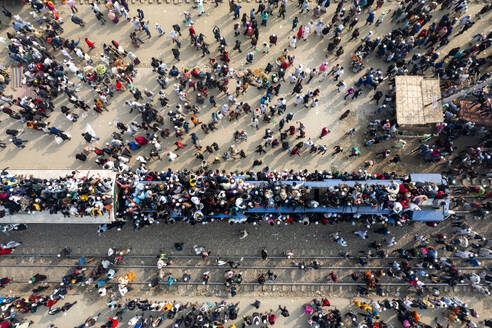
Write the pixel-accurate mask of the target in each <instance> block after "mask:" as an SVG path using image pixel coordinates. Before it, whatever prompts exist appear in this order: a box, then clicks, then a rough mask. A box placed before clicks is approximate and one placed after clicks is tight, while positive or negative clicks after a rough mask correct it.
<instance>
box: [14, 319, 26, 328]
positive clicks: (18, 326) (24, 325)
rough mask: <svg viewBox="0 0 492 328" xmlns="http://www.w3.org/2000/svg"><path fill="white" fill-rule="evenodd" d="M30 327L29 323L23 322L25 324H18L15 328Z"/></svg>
mask: <svg viewBox="0 0 492 328" xmlns="http://www.w3.org/2000/svg"><path fill="white" fill-rule="evenodd" d="M27 327H29V321H26V322H23V323H17V324H16V325H15V328H27Z"/></svg>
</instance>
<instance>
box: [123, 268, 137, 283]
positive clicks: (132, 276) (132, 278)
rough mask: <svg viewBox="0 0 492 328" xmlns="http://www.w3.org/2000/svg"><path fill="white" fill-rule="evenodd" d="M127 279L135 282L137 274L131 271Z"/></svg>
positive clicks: (126, 276) (126, 275)
mask: <svg viewBox="0 0 492 328" xmlns="http://www.w3.org/2000/svg"><path fill="white" fill-rule="evenodd" d="M125 279H126V280H128V281H130V282H132V281H135V274H134V273H133V272H131V271H130V272H128V273H127V274H125Z"/></svg>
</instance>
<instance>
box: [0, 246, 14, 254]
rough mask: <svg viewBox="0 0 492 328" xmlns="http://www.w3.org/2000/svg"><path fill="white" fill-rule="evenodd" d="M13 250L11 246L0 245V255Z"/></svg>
mask: <svg viewBox="0 0 492 328" xmlns="http://www.w3.org/2000/svg"><path fill="white" fill-rule="evenodd" d="M12 252H13V249H12V248H3V247H0V255H8V254H10V253H12Z"/></svg>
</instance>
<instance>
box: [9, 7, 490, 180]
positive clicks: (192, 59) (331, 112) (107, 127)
mask: <svg viewBox="0 0 492 328" xmlns="http://www.w3.org/2000/svg"><path fill="white" fill-rule="evenodd" d="M241 5H242V7H243V8H241V15H242V13H249V11H250V9H251V8H252V7H257V3H255V2H251V3H247V2H242V3H241ZM138 6H139V7H140V8H142V9H143V10H144V12H145V19H146V20H149V21H150V23H149V24H148V25H149V27H150V29H151V32H152V38H151V39H147V37H146V36H145V34H144V33H143V32H141V33H142V34H141V35H140V38H141V39H143V40H144V41H145V44H143V45H142V46H141V47H140V48H138V49H135V48H134V47H133V46H132V45H131V42H130V39H129V33H130V32H131V30H132V25H131V23H130V22H126V21H123V20H122V21H120V23H119V24H117V25H115V24H113V23H111V22H107V23H106V24H105V25H101V24H100V23H99V22H98V21H97V20H96V18H95V16H94V14H93V13H92V11H91V8H90V6H89V5H87V4H78V5H77V7H78V9H79V12H78V16H80V17H83V18H84V19H85V20H86V21H87V25H86V27H84V28H80V27H79V26H77V25H75V24H73V23H72V22H71V21H70V16H69V13H70V10H69V8H68V7H67V6H66V5H63V4H58V5H57V8H58V11H59V12H60V14H61V16H62V17H63V19H64V20H65V23H64V24H63V28H64V29H65V32H64V34H63V36H64V37H68V38H70V39H75V40H78V39H80V40H81V43H82V44H83V46H82V48H83V49H84V50H87V46H86V45H85V44H84V38H85V37H89V39H90V40H91V41H93V42H95V44H96V49H95V50H93V51H92V52H91V56H92V57H93V58H97V57H98V56H99V54H100V53H101V52H102V44H103V43H104V42H106V43H108V42H110V41H111V40H117V41H118V42H119V43H120V44H121V45H123V47H124V48H125V49H127V50H131V51H133V52H134V53H135V54H136V55H137V56H138V57H139V58H140V60H141V62H142V63H141V64H140V65H139V66H138V67H137V70H138V75H137V77H136V80H135V85H136V86H137V87H138V88H140V90H143V89H144V88H149V89H151V90H153V91H154V92H155V93H157V92H158V90H159V86H158V84H157V82H156V80H155V78H156V73H153V72H152V70H151V68H150V58H151V57H153V56H155V57H157V58H159V59H162V60H163V61H164V62H165V63H167V64H168V65H169V66H171V65H173V64H175V65H177V66H178V67H180V68H183V67H190V68H192V67H195V66H199V67H202V68H204V67H205V66H206V65H207V62H208V56H207V57H205V58H202V57H201V52H198V51H197V50H195V49H193V48H192V46H191V45H190V43H189V38H188V32H187V27H186V26H185V24H184V23H183V11H185V10H190V11H191V12H192V15H193V21H194V22H195V24H194V26H195V30H196V31H197V33H200V32H202V33H204V34H205V35H206V39H207V40H208V42H209V43H210V44H211V46H210V50H211V52H212V55H215V54H216V51H217V50H216V49H217V45H216V43H215V40H213V34H212V27H213V26H215V25H217V26H219V27H220V29H221V33H222V34H223V35H224V36H225V38H226V41H227V42H228V45H229V47H230V46H232V45H233V44H234V39H235V38H234V35H233V28H232V27H233V23H234V20H233V17H232V14H231V13H229V6H228V4H227V3H222V4H221V5H220V6H219V7H218V8H215V7H214V6H213V5H212V4H205V10H206V12H205V14H204V15H203V16H202V17H197V9H193V8H192V5H191V4H189V3H188V4H187V3H179V4H166V3H163V4H160V5H159V4H157V3H155V2H154V3H153V4H148V3H146V4H138ZM481 6H482V5H481V4H480V5H479V4H476V3H471V4H470V5H469V7H470V9H469V13H474V12H476V11H478V10H479V9H480V8H481ZM394 7H395V1H392V2H387V3H386V4H385V5H384V6H383V8H382V9H379V10H378V11H377V12H376V17H379V15H380V13H381V12H382V11H383V10H384V11H388V10H390V9H394ZM101 8H102V5H101ZM136 8H137V5H132V4H130V13H131V15H135V14H136V12H135V11H136ZM12 10H13V11H14V12H18V13H19V14H20V15H21V16H22V17H23V18H30V17H29V13H28V12H29V11H30V8H28V7H24V8H19V7H15V8H14V7H13V8H12ZM103 10H105V9H104V8H103ZM334 10H335V6H334V5H333V4H332V6H330V7H329V10H328V14H325V15H323V16H322V18H321V19H322V20H323V21H324V22H327V21H329V20H330V19H331V16H332V14H333V11H334ZM390 14H391V13H390ZM442 14H443V12H441V11H437V12H436V13H435V16H436V17H439V16H440V15H442ZM490 15H491V14H490V13H489V14H488V15H487V16H486V17H484V18H482V19H481V20H480V21H478V22H477V23H476V24H475V25H474V26H473V27H472V28H471V29H470V30H469V31H467V32H466V33H464V34H463V35H460V36H458V37H456V38H453V39H452V41H451V42H450V44H448V45H447V46H446V47H444V48H442V49H440V52H441V54H445V53H447V52H448V51H449V50H450V49H451V48H453V47H455V46H456V45H460V44H465V43H466V42H467V40H469V38H470V36H471V35H473V34H475V33H477V32H483V31H484V30H485V29H486V28H487V26H488V22H489V18H490ZM294 16H298V17H299V19H300V22H299V25H301V24H305V23H307V22H308V21H309V20H312V21H313V22H314V23H315V22H316V21H317V20H315V19H314V18H313V17H312V15H311V13H308V14H298V9H297V7H296V3H293V2H291V3H289V4H288V7H287V15H286V19H285V20H282V19H281V18H278V17H277V14H275V15H273V17H271V18H270V19H269V21H268V26H266V27H264V26H261V27H260V37H259V42H258V44H259V45H261V44H262V43H263V41H268V36H269V35H270V34H272V33H275V34H277V35H278V40H279V42H278V44H277V45H276V46H273V47H272V48H271V49H270V52H269V53H268V54H263V53H262V52H261V51H259V52H256V55H255V60H254V62H253V64H250V65H246V64H245V54H246V53H247V52H248V51H251V50H252V48H251V46H250V43H249V39H245V36H243V35H241V36H240V39H241V41H242V49H243V52H242V53H241V54H239V53H238V52H237V51H230V57H231V67H232V68H234V69H235V70H236V71H239V70H242V69H245V68H248V67H251V68H252V69H253V70H254V69H256V68H258V69H263V68H264V67H265V66H266V64H267V63H268V62H269V61H270V62H272V61H274V59H275V58H277V57H278V56H279V54H280V53H281V51H282V50H283V49H284V48H288V37H289V36H290V35H292V34H293V33H291V32H290V27H291V21H292V19H293V17H294ZM366 16H367V12H363V13H362V14H361V19H360V20H361V22H364V21H365V18H366ZM155 22H158V23H160V25H161V26H162V27H163V28H164V30H165V31H166V33H165V35H164V36H162V37H158V36H157V33H156V31H155V28H154V24H155ZM173 24H180V25H181V28H182V31H183V38H182V43H183V46H182V49H181V61H180V62H179V63H177V62H176V61H175V60H174V59H173V57H172V54H171V48H172V47H171V39H170V37H169V36H168V32H169V30H170V29H171V26H172V25H173ZM359 25H363V24H362V23H359ZM392 25H393V23H391V22H390V19H389V18H388V17H387V19H385V21H384V22H383V24H382V25H380V26H379V27H375V26H374V25H373V26H371V27H369V26H360V35H361V37H364V36H365V35H366V34H367V33H368V32H369V30H373V31H374V32H375V36H376V35H382V34H383V33H386V32H389V31H390V29H391V27H392ZM3 26H5V25H3ZM4 31H5V29H4ZM349 33H350V32H344V34H343V35H344V36H343V38H342V40H343V41H342V42H343V45H344V49H345V53H344V55H343V56H342V57H341V58H340V59H339V60H337V59H336V58H334V56H329V57H328V58H325V54H326V45H327V42H328V41H327V40H322V39H321V37H319V36H317V35H315V34H314V31H313V32H312V33H311V35H310V37H309V39H308V41H302V40H300V41H299V42H298V46H297V49H295V50H294V49H292V48H290V49H289V50H290V52H291V54H293V55H294V56H295V62H294V66H297V65H298V64H303V65H304V67H306V68H307V67H308V68H314V67H319V65H320V64H321V62H322V61H323V60H327V62H328V63H329V65H328V66H329V67H332V66H334V65H335V64H336V63H341V64H343V65H344V67H345V75H344V80H345V81H346V83H347V86H348V87H349V86H352V85H353V83H354V82H355V81H356V80H357V79H358V78H359V77H360V75H361V74H363V71H362V72H359V73H357V74H354V73H352V71H351V68H350V56H351V54H352V52H353V50H354V49H355V48H356V46H357V45H358V44H359V42H356V41H352V42H348V41H347V40H348V39H349ZM259 47H260V48H261V46H259ZM417 51H424V49H421V50H417ZM3 53H4V54H5V53H6V50H5V49H3ZM75 57H76V56H75ZM57 58H59V59H62V55H61V54H59V55H58V56H57ZM75 63H76V64H77V65H78V66H79V67H82V66H83V63H81V62H80V61H78V59H75ZM3 64H4V65H5V66H9V65H11V64H13V63H12V61H11V60H10V59H9V58H8V57H5V59H4V60H3ZM368 67H380V68H382V69H383V71H385V69H386V65H385V63H384V62H382V61H381V60H379V59H376V58H375V56H374V55H371V56H369V59H368V62H367V64H366V68H368ZM288 73H289V72H287V74H286V76H287V75H288ZM172 83H173V82H172V81H171V86H170V87H169V88H168V90H167V92H168V94H169V96H168V98H169V99H170V100H171V102H170V105H171V107H174V105H175V104H176V102H177V98H176V95H175V93H174V91H173V90H172ZM335 84H336V82H334V81H333V79H327V80H325V81H319V77H318V78H315V79H313V81H311V83H310V84H305V86H304V91H307V90H309V89H310V90H314V89H316V88H320V89H321V95H320V105H319V106H318V107H316V108H313V109H306V108H304V107H302V105H299V106H297V107H295V106H294V104H293V102H294V100H295V99H294V96H291V95H290V93H291V91H292V87H293V85H290V84H289V82H288V81H286V82H283V83H282V87H281V90H280V95H279V96H283V97H286V99H287V100H288V103H287V104H288V106H287V111H286V113H288V112H293V113H294V114H295V115H294V121H301V122H302V123H304V125H305V126H306V139H307V138H312V140H313V141H314V142H315V143H318V144H325V145H326V146H327V147H328V149H329V151H328V152H327V153H326V154H325V155H311V154H309V153H308V152H304V153H303V154H302V157H297V156H289V154H288V153H287V152H283V151H281V150H280V149H279V148H280V147H277V148H276V149H273V150H271V149H270V150H269V151H268V153H267V154H265V155H262V156H257V155H258V154H257V153H255V152H254V150H255V147H256V146H257V145H258V144H259V143H260V140H261V138H262V137H263V135H264V133H263V131H264V130H265V129H266V128H270V129H272V130H273V131H275V135H276V136H277V137H278V132H277V131H278V121H279V120H280V118H279V117H278V116H275V117H274V118H273V120H272V122H271V123H264V122H261V120H260V127H259V130H256V129H254V128H253V127H251V126H250V125H249V123H250V117H249V116H245V115H243V116H241V117H240V118H239V119H238V120H236V121H232V122H230V121H229V120H228V118H224V119H223V120H222V121H220V122H219V124H218V130H216V131H214V132H211V133H209V134H208V135H205V134H204V133H203V132H202V131H201V129H199V128H198V127H195V128H192V129H191V130H190V132H197V135H198V136H199V138H200V139H201V143H202V145H203V146H206V145H210V144H212V142H214V141H216V142H217V143H218V144H219V146H220V150H219V152H218V153H220V155H221V154H223V153H224V152H225V151H226V149H227V148H228V147H229V146H230V145H231V144H232V135H233V133H234V131H236V130H241V129H245V130H246V131H247V132H248V134H249V139H248V142H247V143H243V144H240V145H239V149H244V150H245V152H246V154H247V155H248V157H247V158H246V159H243V160H239V159H237V160H228V161H226V162H224V161H222V162H220V163H218V164H214V165H211V166H210V167H211V168H220V169H227V170H231V171H232V170H236V169H237V170H244V169H248V168H250V167H251V165H252V162H253V160H254V159H257V158H259V157H261V158H262V160H263V163H264V165H268V166H269V167H270V168H271V169H304V168H306V169H311V170H312V169H328V170H332V169H333V170H337V169H338V170H353V169H355V168H358V167H360V166H361V163H363V162H364V161H365V160H368V159H373V160H375V162H376V166H375V167H374V168H375V169H376V168H378V169H380V168H382V167H384V169H385V170H386V171H400V172H409V171H410V172H426V171H436V170H438V169H439V168H438V167H437V166H436V165H435V164H427V163H423V162H422V161H420V160H419V158H416V157H415V156H414V155H408V153H409V152H410V150H413V149H415V147H414V146H415V145H416V144H417V143H418V139H408V144H407V146H406V148H405V149H403V150H399V149H393V154H396V153H399V154H400V156H401V157H402V162H400V163H399V164H397V165H395V164H390V163H389V162H388V160H385V161H384V160H381V159H376V158H375V155H374V154H375V152H379V151H382V150H383V149H386V148H390V147H391V146H392V145H393V144H394V143H395V140H392V141H389V142H385V143H382V144H380V145H375V146H372V147H371V148H365V147H362V144H363V142H364V131H365V128H366V126H367V122H368V120H371V119H374V118H376V117H377V115H376V113H375V111H376V105H375V104H374V103H369V99H370V97H372V94H373V91H371V90H368V89H365V90H364V94H363V95H362V96H361V97H359V98H358V99H357V100H356V101H353V102H350V103H347V102H345V101H344V100H343V94H342V93H340V94H339V93H337V90H336V87H335ZM385 84H386V83H385ZM234 86H235V81H234V80H231V82H230V84H229V91H230V92H233V88H234ZM387 88H388V87H387V85H384V86H382V87H380V89H381V90H382V91H385V90H387ZM80 90H81V91H80V92H79V94H80V96H81V98H82V99H84V100H87V101H88V103H89V104H90V105H92V99H93V98H94V92H93V91H88V89H87V86H85V85H82V86H81V87H80ZM8 92H13V90H8ZM263 92H264V90H257V89H256V88H254V87H250V88H249V89H248V91H247V93H246V94H245V95H244V96H242V97H239V98H238V101H247V102H249V103H250V105H251V106H252V107H254V106H257V105H258V104H259V98H260V97H261V95H262V94H263ZM17 93H19V92H17ZM214 93H215V91H214V92H212V94H214ZM190 94H191V96H192V97H193V98H194V93H193V92H190ZM130 99H133V97H132V96H131V94H130V93H129V92H128V91H126V92H123V94H118V95H117V96H115V97H114V98H112V99H111V101H110V102H111V105H110V106H109V111H108V112H105V113H103V114H97V113H96V112H94V111H89V112H87V113H84V112H81V113H79V114H80V116H81V117H80V118H79V120H78V122H76V123H74V124H73V123H72V122H70V121H68V120H67V119H66V118H65V117H64V115H63V114H61V113H60V112H56V111H55V112H54V113H52V114H51V116H50V118H49V119H48V121H49V122H51V124H52V126H56V127H57V128H59V129H61V130H65V131H67V132H69V133H70V134H71V135H72V140H71V141H68V142H65V143H64V144H61V145H59V144H57V143H56V142H55V140H54V138H53V137H52V136H47V135H43V134H42V133H39V132H37V131H32V130H29V129H26V130H29V131H26V132H25V133H24V135H23V138H24V139H27V140H29V142H28V144H27V147H26V148H25V149H23V150H21V151H19V150H18V149H17V148H16V147H15V146H14V145H9V147H8V148H7V149H5V150H3V151H2V152H1V153H0V160H1V161H2V164H3V166H8V167H11V168H18V169H22V168H25V169H31V168H35V169H49V168H87V169H90V168H96V167H97V164H95V163H94V159H95V158H94V156H95V155H91V156H90V157H89V159H88V161H86V162H84V163H83V162H80V161H77V160H76V159H75V154H76V153H77V152H80V151H81V150H82V149H83V148H84V147H85V146H87V144H86V142H85V141H84V140H83V138H82V137H81V132H83V131H85V130H86V129H87V125H90V127H91V128H92V129H93V130H94V131H95V132H96V134H97V136H99V137H100V138H101V140H100V141H99V142H98V143H95V144H94V145H95V146H99V147H101V146H103V145H104V143H105V142H108V141H110V140H111V139H110V138H111V133H112V132H113V131H115V130H116V128H115V127H114V122H115V120H121V121H123V122H127V123H128V122H130V121H132V120H135V119H137V120H139V118H137V116H136V115H135V112H134V113H133V114H129V111H128V108H127V107H126V106H125V105H124V102H125V100H130ZM226 101H227V99H226V98H225V97H224V95H223V94H222V95H221V96H220V97H219V98H218V99H217V102H218V107H220V105H222V103H224V102H226ZM275 102H276V99H274V103H275ZM67 103H68V101H67V100H66V97H64V96H61V97H59V98H58V100H57V101H56V107H57V108H59V106H61V105H63V104H65V105H66V104H67ZM153 103H154V105H155V106H156V108H159V106H158V105H159V104H158V101H157V100H156V99H155V100H154V101H153ZM346 109H350V110H351V111H352V113H351V115H349V117H348V118H347V119H346V120H344V121H339V120H338V117H339V116H340V115H341V113H343V112H344V111H345V110H346ZM168 110H169V108H167V109H166V108H163V109H162V114H163V116H164V117H165V126H166V127H168V128H171V126H170V123H169V120H168V119H167V115H166V112H167V111H168ZM211 113H212V107H211V105H210V104H209V103H208V101H206V102H205V104H204V105H202V106H201V112H200V114H199V119H200V121H202V122H209V121H210V120H211ZM190 125H191V126H192V125H193V124H191V122H190ZM21 127H22V124H21V123H19V122H14V121H13V120H11V119H9V118H3V119H2V121H1V122H0V129H1V130H5V129H6V128H21ZM323 127H328V128H329V129H330V130H331V133H330V134H329V135H328V136H327V137H325V138H324V139H323V140H322V141H320V140H319V134H320V131H321V129H322V128H323ZM350 128H356V129H357V133H356V135H354V136H350V137H348V136H345V133H346V132H347V131H348V130H349V129H350ZM171 130H172V129H171ZM198 130H200V131H198ZM130 138H131V137H130V136H125V139H127V140H130ZM290 138H291V139H290V142H291V144H294V143H295V141H294V140H293V139H294V138H293V137H290ZM1 139H2V141H5V140H3V139H7V138H6V137H5V136H4V137H2V138H1ZM175 140H176V139H175V137H174V136H173V135H172V136H170V137H169V138H168V139H166V140H162V141H161V144H162V146H163V147H164V150H163V154H162V158H163V159H162V160H160V161H154V162H153V163H151V164H150V165H149V167H150V168H151V169H158V170H161V169H164V168H167V167H169V166H170V167H173V168H197V167H198V166H199V164H200V163H199V161H198V160H196V159H195V158H194V157H193V153H194V152H195V150H194V147H193V146H192V143H191V140H190V138H189V136H185V138H184V142H183V143H185V144H188V146H187V147H185V149H184V150H181V151H180V152H179V155H180V157H179V158H178V160H176V161H175V162H172V163H170V162H168V160H167V158H166V156H165V153H166V150H168V149H174V148H175V147H174V141H175ZM396 141H397V140H396ZM334 145H342V146H343V147H344V149H345V152H344V153H342V154H339V155H336V156H334V157H332V156H331V154H330V153H331V152H330V150H331V148H333V146H334ZM352 146H357V147H359V149H360V150H361V153H362V154H361V156H360V157H358V158H349V157H348V153H349V150H350V148H351V147H352ZM149 147H150V146H147V147H143V149H142V150H140V152H141V153H142V154H144V155H147V154H148V152H149ZM214 155H215V154H214ZM214 155H209V157H208V161H209V162H212V160H213V156H214ZM206 156H207V155H206Z"/></svg>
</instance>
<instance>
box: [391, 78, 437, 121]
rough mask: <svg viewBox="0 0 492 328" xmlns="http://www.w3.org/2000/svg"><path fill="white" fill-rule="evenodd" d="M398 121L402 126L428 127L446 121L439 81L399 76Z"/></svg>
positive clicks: (397, 89)
mask: <svg viewBox="0 0 492 328" xmlns="http://www.w3.org/2000/svg"><path fill="white" fill-rule="evenodd" d="M395 85H396V121H397V122H398V124H399V125H401V126H415V125H420V126H422V125H427V124H431V123H441V122H443V120H444V115H443V111H442V102H441V88H440V87H439V79H424V78H423V77H422V76H413V75H412V76H408V75H405V76H397V77H395Z"/></svg>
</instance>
